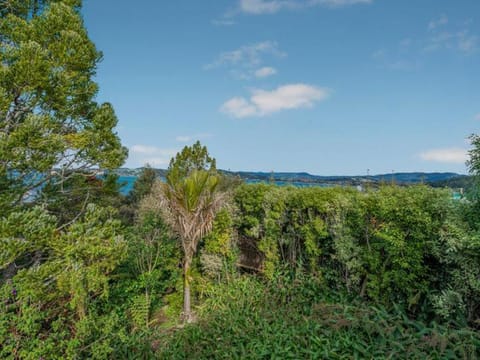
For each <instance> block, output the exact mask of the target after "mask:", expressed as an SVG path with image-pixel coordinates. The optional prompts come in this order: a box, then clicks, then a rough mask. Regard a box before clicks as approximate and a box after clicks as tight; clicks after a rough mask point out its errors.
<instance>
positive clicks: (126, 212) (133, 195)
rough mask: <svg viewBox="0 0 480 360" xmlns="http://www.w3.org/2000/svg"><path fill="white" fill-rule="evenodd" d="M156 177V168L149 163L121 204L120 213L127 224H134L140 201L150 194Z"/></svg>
mask: <svg viewBox="0 0 480 360" xmlns="http://www.w3.org/2000/svg"><path fill="white" fill-rule="evenodd" d="M156 179H157V174H156V172H155V170H154V169H152V168H151V167H150V166H149V165H148V164H147V165H146V166H145V167H144V168H143V169H142V172H141V173H140V175H139V176H138V178H137V179H136V180H135V183H134V184H133V189H132V191H130V193H129V194H128V195H127V196H126V197H125V199H124V201H123V204H122V205H121V209H120V214H121V216H122V218H123V220H124V222H125V223H126V224H129V225H133V223H134V221H135V216H136V213H137V211H138V207H139V205H140V202H141V201H142V199H144V198H145V197H146V196H147V195H148V194H150V192H151V191H152V187H153V184H154V183H155V180H156Z"/></svg>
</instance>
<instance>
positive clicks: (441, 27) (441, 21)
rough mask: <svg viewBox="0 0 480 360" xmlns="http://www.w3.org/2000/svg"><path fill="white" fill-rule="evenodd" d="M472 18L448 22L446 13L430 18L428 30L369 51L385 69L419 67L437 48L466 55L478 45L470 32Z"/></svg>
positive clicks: (479, 40) (479, 46)
mask: <svg viewBox="0 0 480 360" xmlns="http://www.w3.org/2000/svg"><path fill="white" fill-rule="evenodd" d="M472 23H473V21H471V20H468V21H461V22H457V23H456V24H457V25H455V23H452V22H450V20H449V19H448V17H447V16H446V15H441V16H440V17H438V18H436V19H434V20H431V21H430V22H429V23H428V31H425V33H423V34H421V35H419V36H417V37H414V38H411V37H408V38H404V39H402V40H399V41H398V43H397V44H396V45H393V46H390V47H386V48H380V49H378V50H376V51H374V52H373V53H372V55H371V57H372V59H373V60H375V61H376V62H377V63H378V65H379V66H380V67H382V68H385V69H390V70H401V71H411V70H415V69H418V68H420V67H421V66H422V65H423V64H424V63H425V62H426V61H428V57H427V56H426V55H429V54H430V53H433V52H436V51H450V52H456V53H457V54H459V55H462V56H466V55H471V54H474V53H476V52H477V51H478V50H479V49H480V37H479V36H478V35H477V34H475V33H472V31H471V25H472Z"/></svg>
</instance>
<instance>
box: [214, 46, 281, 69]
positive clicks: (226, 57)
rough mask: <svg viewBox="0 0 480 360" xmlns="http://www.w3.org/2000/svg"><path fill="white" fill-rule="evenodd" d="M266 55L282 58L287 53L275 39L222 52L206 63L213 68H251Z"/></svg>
mask: <svg viewBox="0 0 480 360" xmlns="http://www.w3.org/2000/svg"><path fill="white" fill-rule="evenodd" d="M266 56H273V57H277V58H281V57H285V56H287V54H286V53H285V52H283V51H281V50H280V49H279V47H278V44H277V43H276V42H275V41H263V42H258V43H255V44H250V45H245V46H242V47H240V48H238V49H235V50H232V51H225V52H222V53H221V54H220V55H219V56H217V58H216V59H215V60H214V61H213V62H211V63H210V64H207V65H205V68H206V69H213V68H217V67H222V66H230V67H231V66H241V67H249V68H251V67H256V66H258V65H260V64H261V63H262V62H263V59H264V57H266Z"/></svg>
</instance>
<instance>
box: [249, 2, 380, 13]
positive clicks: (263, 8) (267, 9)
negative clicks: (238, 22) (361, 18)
mask: <svg viewBox="0 0 480 360" xmlns="http://www.w3.org/2000/svg"><path fill="white" fill-rule="evenodd" d="M372 2H373V0H240V11H242V12H244V13H247V14H253V15H260V14H274V13H276V12H278V11H280V10H284V9H295V8H306V7H312V6H328V7H340V6H348V5H355V4H371V3H372Z"/></svg>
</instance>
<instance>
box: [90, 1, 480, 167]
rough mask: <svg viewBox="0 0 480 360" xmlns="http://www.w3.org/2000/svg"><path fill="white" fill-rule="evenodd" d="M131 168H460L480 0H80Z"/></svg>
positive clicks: (474, 77)
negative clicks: (204, 158) (203, 150)
mask: <svg viewBox="0 0 480 360" xmlns="http://www.w3.org/2000/svg"><path fill="white" fill-rule="evenodd" d="M82 13H83V17H84V20H85V24H86V27H87V30H88V32H89V36H90V37H91V39H92V40H93V41H94V42H95V44H96V46H97V47H98V49H99V50H101V51H102V52H103V56H104V58H103V61H102V62H101V63H100V64H99V66H98V71H97V77H96V80H97V81H98V83H99V86H100V92H99V95H98V100H99V101H101V102H106V101H108V102H110V103H112V104H113V106H114V108H115V111H116V113H117V116H118V119H119V123H118V127H117V129H116V131H117V132H118V134H119V136H120V138H121V140H122V142H123V144H124V145H125V146H126V147H128V148H129V158H128V160H127V162H126V164H125V166H127V167H140V166H143V165H144V164H145V163H147V162H148V163H150V164H151V165H152V166H154V167H157V168H166V167H167V166H168V162H169V160H170V158H171V157H172V156H174V155H175V153H176V152H177V151H179V150H181V149H182V148H183V147H184V146H186V145H191V144H192V143H193V142H195V141H196V140H200V142H201V143H202V144H205V145H206V146H207V147H208V149H209V152H210V154H211V155H212V156H213V157H215V158H216V159H217V166H218V167H219V168H222V169H230V170H236V171H237V170H246V171H247V170H248V171H267V172H270V171H274V172H283V171H289V172H300V171H306V172H309V173H312V174H317V175H364V174H366V173H367V172H368V173H370V174H381V173H391V172H392V171H395V172H410V171H424V172H433V171H453V172H458V173H466V172H467V168H466V166H465V161H466V160H467V156H468V150H469V141H468V136H469V135H470V134H472V133H478V132H479V129H480V66H479V65H480V1H479V0H208V1H198V0H188V1H187V0H175V1H167V0H162V1H158V0H157V1H154V0H137V1H135V2H132V1H126V0H101V1H98V0H84V7H83V10H82Z"/></svg>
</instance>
